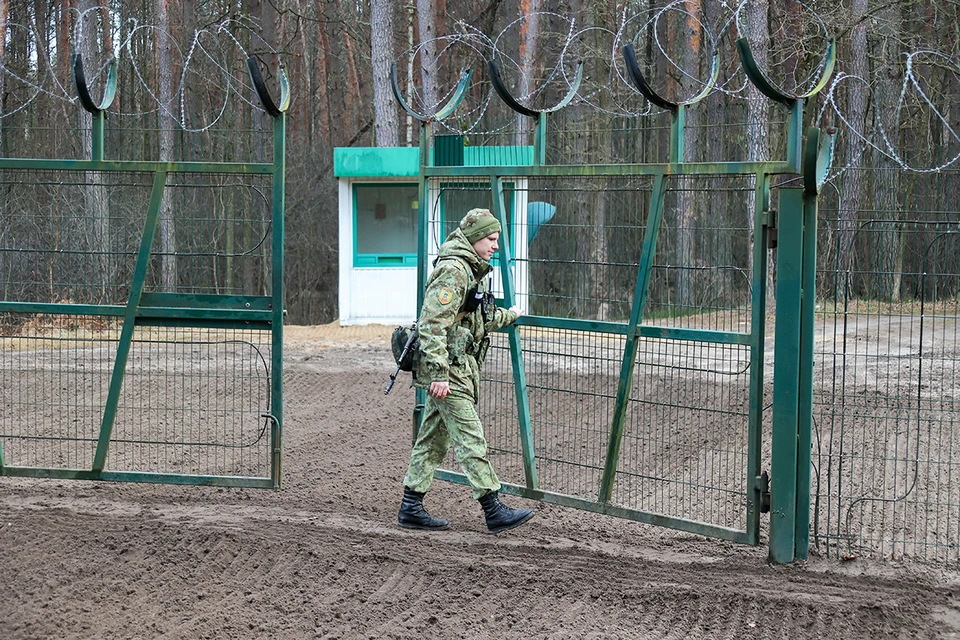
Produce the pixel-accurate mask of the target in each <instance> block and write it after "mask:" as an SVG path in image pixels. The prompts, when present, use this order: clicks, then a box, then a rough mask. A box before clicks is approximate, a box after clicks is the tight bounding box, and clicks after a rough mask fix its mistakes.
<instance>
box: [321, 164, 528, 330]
mask: <svg viewBox="0 0 960 640" xmlns="http://www.w3.org/2000/svg"><path fill="white" fill-rule="evenodd" d="M503 149H504V152H503V153H502V154H500V153H497V150H498V148H497V147H482V148H477V149H470V147H466V148H465V152H464V155H463V164H464V165H466V166H487V165H502V164H504V163H503V162H502V160H505V159H508V158H509V159H515V160H514V162H512V163H511V164H532V159H533V150H532V148H530V147H520V148H516V147H505V148H503ZM518 151H521V152H522V153H518ZM527 156H529V157H527ZM481 163H482V164H481ZM419 172H420V149H419V148H416V147H385V148H378V147H362V148H361V147H341V148H337V149H335V150H334V176H335V177H336V178H337V179H338V182H339V190H340V192H339V203H340V213H339V220H340V233H339V248H340V261H339V263H340V264H339V266H340V291H339V302H340V324H341V325H356V324H385V325H394V324H408V323H410V322H413V320H415V319H416V316H417V312H418V309H417V308H416V305H417V228H418V213H419V206H420V203H419V198H418V192H419V189H418V179H419ZM504 190H505V200H506V206H507V220H508V224H509V227H510V228H509V235H510V237H511V245H512V250H513V260H512V261H511V263H512V267H513V268H512V271H513V277H514V283H515V285H514V286H515V287H516V294H517V304H518V305H520V306H521V307H523V308H525V309H528V291H529V288H528V272H527V263H528V261H527V247H528V237H529V234H528V228H529V227H528V218H530V217H531V216H533V215H535V214H542V207H540V208H539V209H537V211H534V210H533V209H534V208H536V207H534V208H531V210H529V211H528V207H529V204H528V202H527V185H526V179H525V178H512V179H511V181H510V182H509V183H507V182H505V183H504ZM428 191H429V205H428V219H429V220H430V232H429V238H430V242H429V246H428V255H429V262H430V268H431V269H432V264H433V260H434V258H436V255H437V250H438V248H439V245H440V243H442V242H443V239H444V238H445V237H446V235H447V233H449V231H451V230H452V229H453V228H454V225H455V224H456V223H457V222H458V221H459V220H460V218H461V217H462V216H463V215H464V214H465V213H466V212H467V211H468V210H469V209H472V208H474V207H484V208H488V209H491V208H492V202H493V201H492V196H491V193H490V185H489V181H486V180H481V181H480V182H477V181H476V180H473V181H464V180H462V179H457V180H445V179H444V180H440V179H434V180H431V183H430V185H429V189H428ZM534 204H535V205H536V204H542V203H534ZM518 212H522V213H523V214H522V215H518ZM541 217H542V216H541ZM530 219H531V220H532V218H530ZM491 263H492V264H493V265H494V269H493V271H492V274H491V275H492V278H491V288H492V290H493V291H494V293H495V294H496V296H497V297H498V298H502V297H503V282H502V280H501V273H500V270H501V268H502V262H501V256H500V254H499V253H498V254H497V255H496V256H494V258H493V260H491Z"/></svg>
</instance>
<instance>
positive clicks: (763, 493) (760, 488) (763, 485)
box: [753, 471, 770, 513]
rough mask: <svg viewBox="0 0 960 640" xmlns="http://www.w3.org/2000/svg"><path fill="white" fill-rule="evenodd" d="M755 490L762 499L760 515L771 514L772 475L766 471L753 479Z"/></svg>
mask: <svg viewBox="0 0 960 640" xmlns="http://www.w3.org/2000/svg"><path fill="white" fill-rule="evenodd" d="M753 489H754V491H756V492H757V493H758V494H759V497H760V513H769V512H770V474H768V473H767V472H766V471H764V472H763V473H761V474H760V475H758V476H757V477H756V478H754V479H753Z"/></svg>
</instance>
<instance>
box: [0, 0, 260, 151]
mask: <svg viewBox="0 0 960 640" xmlns="http://www.w3.org/2000/svg"><path fill="white" fill-rule="evenodd" d="M64 10H65V11H69V12H71V13H73V14H74V15H75V18H74V20H73V23H74V25H73V28H72V29H71V31H70V35H69V41H68V43H66V44H67V46H66V47H65V48H66V51H60V50H59V48H58V43H57V42H56V41H54V40H51V41H48V42H46V43H44V42H43V40H42V38H41V37H40V31H39V29H37V25H36V23H35V20H34V18H33V16H31V17H30V21H29V23H28V24H21V23H16V22H8V23H7V30H8V34H9V33H10V31H11V30H12V31H16V30H24V31H26V34H25V36H26V39H27V42H26V45H27V47H28V49H29V51H30V52H31V55H32V56H35V58H33V59H31V60H30V61H29V62H28V64H27V65H26V69H24V70H23V71H26V72H33V73H34V74H35V75H34V76H32V77H31V76H30V75H29V73H24V72H23V71H21V72H18V71H17V70H16V69H15V68H14V65H11V64H6V65H4V66H3V67H2V69H0V72H2V73H3V74H4V75H5V77H6V78H9V79H12V80H13V81H14V82H15V83H16V84H18V85H19V86H21V87H23V88H25V89H26V90H27V91H28V92H30V94H29V95H28V96H27V97H26V98H25V99H23V101H22V102H21V103H20V104H17V105H16V106H15V107H14V108H12V109H10V110H5V111H4V112H3V113H0V119H6V118H11V117H13V116H14V115H16V114H18V113H19V112H21V111H23V110H24V109H26V108H27V107H29V106H30V105H31V104H33V103H34V102H35V101H36V100H37V99H38V98H39V97H41V96H45V97H47V98H49V99H52V100H53V101H55V102H61V103H64V104H70V105H73V104H76V103H77V101H78V98H77V97H76V95H75V91H74V89H73V86H72V77H70V76H69V75H68V77H67V78H63V79H62V80H63V81H61V78H59V77H58V75H57V71H58V69H67V68H68V65H66V64H63V63H62V62H61V61H62V60H63V58H67V59H69V55H70V53H71V52H84V51H88V52H93V58H94V59H88V56H86V55H85V56H84V58H83V62H84V75H85V78H86V80H87V83H88V85H89V86H90V87H91V88H96V87H98V86H102V85H104V84H105V83H106V78H107V75H108V69H109V67H110V65H111V64H113V63H117V64H120V65H122V66H123V67H124V69H123V70H124V71H126V72H129V73H130V74H131V75H132V76H133V77H135V78H136V79H137V83H138V85H139V86H140V88H141V89H142V90H143V92H144V93H145V94H146V96H148V97H149V101H148V102H152V103H153V104H154V105H155V106H154V107H153V108H146V109H139V110H138V109H126V110H120V109H119V108H112V109H111V110H110V111H111V113H113V114H114V115H115V116H118V117H142V116H146V115H151V114H161V115H162V116H163V117H165V118H167V119H168V121H169V122H170V123H175V124H176V125H177V126H179V127H180V128H181V129H183V130H184V131H187V132H190V133H199V132H203V131H206V130H208V129H210V128H211V127H214V126H216V125H217V124H218V123H220V121H221V120H222V119H223V117H224V116H225V114H226V113H227V112H228V110H229V105H230V104H231V101H233V100H236V101H237V104H245V105H247V106H249V107H251V108H253V109H262V107H261V105H260V104H259V102H258V101H257V100H256V98H255V95H256V91H255V89H254V87H253V85H252V83H251V82H250V81H249V77H248V75H247V71H246V60H247V58H249V57H250V54H251V51H258V52H267V53H269V54H274V55H276V54H277V51H276V50H275V49H274V48H273V47H271V46H270V45H269V43H267V42H266V41H265V40H264V39H263V38H262V37H261V35H260V33H259V29H257V28H256V27H255V25H253V24H250V23H248V22H245V21H242V20H239V19H236V18H226V19H223V20H221V21H220V22H217V23H216V24H213V25H210V26H207V27H204V28H200V29H196V30H194V32H193V33H192V34H191V38H190V42H189V45H188V46H186V47H181V45H180V42H178V40H177V39H176V37H175V36H174V34H173V33H171V32H170V31H165V30H161V29H160V28H159V27H158V26H157V25H155V24H147V23H141V22H139V21H138V20H137V19H136V18H129V19H127V21H126V22H125V24H124V25H118V24H117V25H112V26H111V29H113V30H114V31H116V32H121V31H122V32H123V38H122V39H117V40H116V41H115V42H114V44H113V49H112V50H111V51H103V50H101V42H100V41H99V40H96V41H94V42H92V43H87V42H85V39H86V37H87V36H85V34H84V31H85V27H84V21H85V20H87V19H90V20H95V19H98V17H99V16H98V15H97V14H98V13H99V12H100V11H101V8H100V7H91V8H89V9H86V10H83V11H80V10H79V9H76V8H73V7H66V8H65V9H64ZM101 26H102V25H101ZM121 26H123V29H121V28H120V27H121ZM93 31H94V32H96V30H95V29H94V30H93ZM151 36H153V37H154V38H156V39H157V40H160V39H166V40H168V41H169V43H170V45H171V50H172V51H171V53H172V54H173V55H174V56H176V60H175V62H176V66H177V67H179V68H180V71H179V74H178V75H177V78H176V82H175V84H174V86H173V88H172V91H171V95H170V97H169V99H166V100H164V99H163V98H161V96H159V95H158V93H159V90H158V89H157V88H156V87H154V86H153V85H152V84H151V82H150V81H149V80H148V77H149V76H150V75H151V74H150V73H147V72H145V70H144V68H143V67H144V66H145V65H146V64H148V63H147V62H146V61H145V60H144V59H143V56H142V55H140V54H138V53H137V51H135V49H136V48H137V47H138V45H140V44H142V43H143V42H146V41H147V40H148V39H149V38H150V37H151ZM8 38H10V36H8ZM11 39H12V38H11ZM244 41H248V42H249V44H247V45H244V44H243V42H244ZM88 44H89V45H90V46H85V45H88ZM46 45H52V46H46ZM48 52H49V54H50V55H49V56H48V55H47V54H48ZM58 63H59V64H58ZM68 73H69V72H68ZM191 78H198V79H199V82H202V86H203V88H204V90H206V91H208V92H209V90H210V89H211V88H212V87H215V88H219V89H220V90H221V91H222V92H223V96H222V99H220V100H218V101H217V103H216V104H217V109H218V111H217V112H216V113H215V115H213V116H212V117H210V118H209V119H208V120H207V122H206V123H205V124H203V125H202V126H191V124H190V122H189V117H188V115H187V110H188V108H189V100H188V99H187V92H188V90H189V89H190V86H191V85H190V82H191ZM65 85H66V86H65ZM68 86H69V88H68ZM12 89H13V88H12V87H10V85H8V86H7V92H8V93H10V92H11V90H12ZM131 105H132V102H131V101H125V102H124V106H125V107H128V106H131Z"/></svg>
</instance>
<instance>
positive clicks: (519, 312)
mask: <svg viewBox="0 0 960 640" xmlns="http://www.w3.org/2000/svg"><path fill="white" fill-rule="evenodd" d="M510 311H513V312H514V313H515V314H517V317H518V318H519V317H520V316H522V315H523V314H525V313H526V311H524V310H523V309H521V308H520V307H519V306H517V305H513V306H512V307H510Z"/></svg>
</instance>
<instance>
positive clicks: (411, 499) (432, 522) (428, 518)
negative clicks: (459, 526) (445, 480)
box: [397, 487, 450, 531]
mask: <svg viewBox="0 0 960 640" xmlns="http://www.w3.org/2000/svg"><path fill="white" fill-rule="evenodd" d="M423 495H424V494H422V493H418V492H416V491H414V490H413V489H408V488H407V487H404V488H403V502H401V503H400V513H399V514H398V515H397V524H399V525H400V526H401V527H404V528H406V529H427V530H430V531H443V530H444V529H446V528H447V527H449V526H450V522H449V521H447V520H444V519H443V518H434V517H433V516H432V515H430V514H429V513H427V510H426V509H424V508H423Z"/></svg>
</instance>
